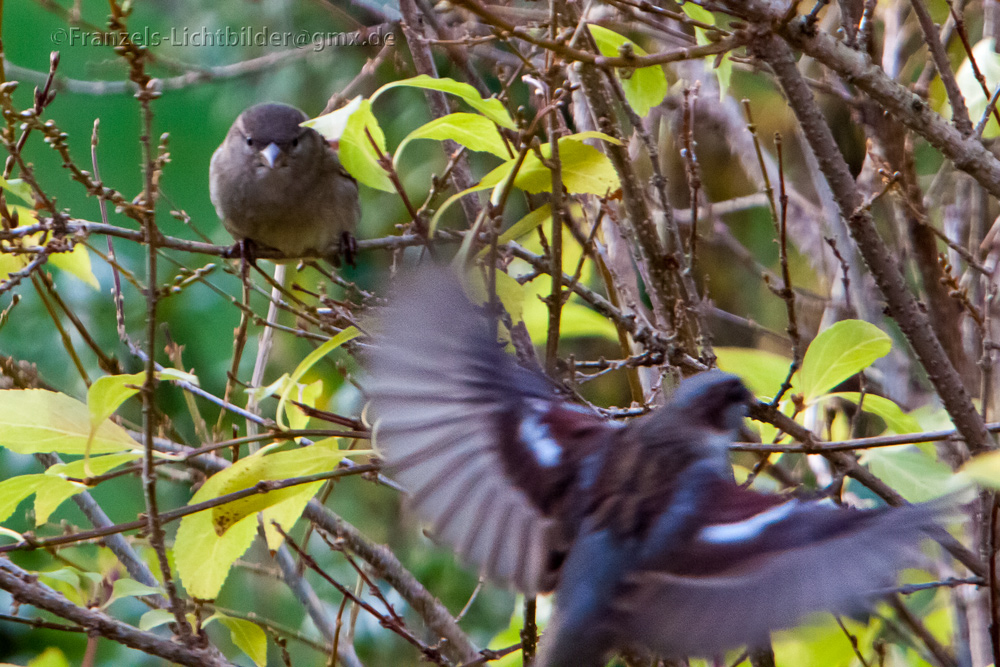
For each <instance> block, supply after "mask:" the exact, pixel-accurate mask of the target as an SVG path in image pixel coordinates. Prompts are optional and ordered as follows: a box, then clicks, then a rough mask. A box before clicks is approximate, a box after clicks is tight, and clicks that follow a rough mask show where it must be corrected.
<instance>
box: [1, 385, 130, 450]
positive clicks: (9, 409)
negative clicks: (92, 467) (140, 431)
mask: <svg viewBox="0 0 1000 667" xmlns="http://www.w3.org/2000/svg"><path fill="white" fill-rule="evenodd" d="M89 435H90V410H89V409H88V408H87V406H86V405H84V404H83V403H81V402H80V401H78V400H76V399H74V398H71V397H69V396H67V395H66V394H60V393H57V392H54V391H47V390H45V389H5V390H0V447H6V448H8V449H10V450H11V451H14V452H17V453H18V454H36V453H44V452H59V453H61V454H83V453H84V452H85V450H86V449H87V440H88V436H89ZM138 447H140V445H139V443H137V442H136V441H135V440H133V439H132V438H131V437H130V436H129V434H128V433H127V432H126V431H125V429H123V428H122V427H121V426H118V425H117V424H115V423H113V422H110V421H105V422H103V423H102V424H101V425H100V427H98V429H97V432H96V433H95V434H94V439H93V442H92V443H91V445H90V452H91V453H93V454H97V453H109V452H120V451H123V450H130V449H135V448H138Z"/></svg>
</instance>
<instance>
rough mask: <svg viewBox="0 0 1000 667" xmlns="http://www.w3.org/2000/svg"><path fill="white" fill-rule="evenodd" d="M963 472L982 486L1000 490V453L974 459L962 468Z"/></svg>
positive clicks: (981, 455) (987, 454) (989, 453)
mask: <svg viewBox="0 0 1000 667" xmlns="http://www.w3.org/2000/svg"><path fill="white" fill-rule="evenodd" d="M961 472H962V473H963V474H964V475H966V476H967V477H969V478H970V479H972V480H973V481H974V482H975V483H976V484H979V485H980V486H985V487H988V488H991V489H1000V452H987V453H985V454H980V455H979V456H976V457H973V458H972V459H970V460H969V461H967V462H966V464H965V465H964V466H962V468H961Z"/></svg>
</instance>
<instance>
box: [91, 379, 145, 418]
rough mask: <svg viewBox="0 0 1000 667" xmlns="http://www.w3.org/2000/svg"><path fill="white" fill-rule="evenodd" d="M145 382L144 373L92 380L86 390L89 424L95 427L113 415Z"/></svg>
mask: <svg viewBox="0 0 1000 667" xmlns="http://www.w3.org/2000/svg"><path fill="white" fill-rule="evenodd" d="M145 381H146V374H145V373H133V374H131V375H105V376H103V377H99V378H97V379H96V380H94V382H93V383H92V384H91V385H90V388H89V389H87V407H88V408H89V409H90V423H91V424H93V425H94V426H97V425H98V424H100V423H101V422H103V421H104V420H105V419H107V418H108V417H110V416H111V415H113V414H114V412H115V410H117V409H118V408H119V407H120V406H121V404H122V403H124V402H125V401H127V400H128V399H129V398H131V397H133V396H135V395H136V394H138V393H139V389H140V388H141V387H142V385H143V383H144V382H145Z"/></svg>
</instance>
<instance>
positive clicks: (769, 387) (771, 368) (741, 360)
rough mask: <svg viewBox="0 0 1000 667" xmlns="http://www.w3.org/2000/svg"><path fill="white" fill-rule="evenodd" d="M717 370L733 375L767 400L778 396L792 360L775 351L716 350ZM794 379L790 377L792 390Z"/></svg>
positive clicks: (719, 348) (727, 348)
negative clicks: (737, 376)
mask: <svg viewBox="0 0 1000 667" xmlns="http://www.w3.org/2000/svg"><path fill="white" fill-rule="evenodd" d="M713 351H714V352H715V356H716V357H717V358H718V365H719V368H721V369H722V370H724V371H726V372H727V373H735V374H737V375H739V376H740V378H741V379H742V380H743V382H745V383H746V385H747V386H748V387H749V388H750V391H752V392H753V393H754V394H756V395H757V396H758V397H760V398H770V397H772V396H774V395H775V394H777V393H778V389H780V388H781V383H782V382H784V381H785V378H786V377H788V369H789V368H790V367H791V365H792V360H791V359H789V358H788V357H783V356H781V355H780V354H775V353H774V352H767V351H765V350H755V349H752V348H748V347H716V348H714V349H713ZM796 378H797V376H794V377H793V378H792V390H793V391H795V385H796Z"/></svg>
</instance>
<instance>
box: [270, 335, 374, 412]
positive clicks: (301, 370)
mask: <svg viewBox="0 0 1000 667" xmlns="http://www.w3.org/2000/svg"><path fill="white" fill-rule="evenodd" d="M359 335H361V332H360V331H358V330H357V329H355V328H354V327H347V328H346V329H344V330H343V331H341V332H340V333H338V334H337V335H336V336H334V337H333V338H331V339H330V340H328V341H326V342H325V343H323V344H322V345H320V346H319V347H318V348H316V349H315V350H313V351H312V352H310V353H309V354H308V355H307V356H306V358H305V359H303V360H302V362H301V363H299V365H298V366H296V368H295V370H294V371H293V372H292V375H291V377H290V378H289V380H288V383H287V384H286V385H285V389H284V391H282V392H281V399H280V400H279V401H278V410H277V414H276V418H277V420H278V424H279V425H281V426H282V427H284V425H285V419H284V414H285V404H286V403H287V402H288V397H289V396H290V395H291V393H292V389H293V388H294V387H295V386H296V385H297V384H298V382H299V380H300V379H302V376H303V375H305V374H306V371H308V370H309V369H310V368H312V367H313V366H315V365H316V362H318V361H319V360H320V359H322V358H323V357H325V356H326V355H328V354H330V353H331V352H333V351H334V350H336V349H337V348H338V347H340V346H341V345H343V344H344V343H346V342H348V341H350V340H354V339H355V338H357V337H358V336H359Z"/></svg>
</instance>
